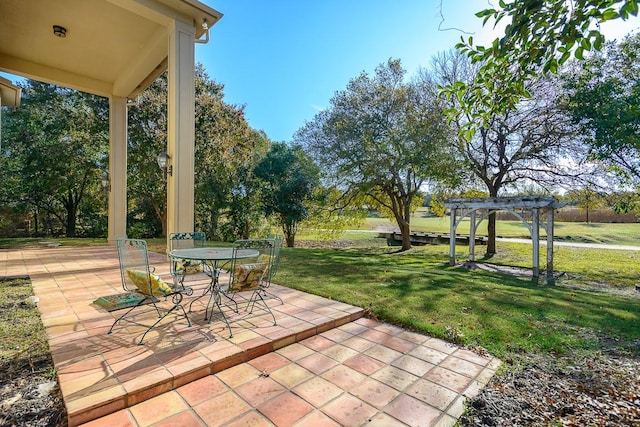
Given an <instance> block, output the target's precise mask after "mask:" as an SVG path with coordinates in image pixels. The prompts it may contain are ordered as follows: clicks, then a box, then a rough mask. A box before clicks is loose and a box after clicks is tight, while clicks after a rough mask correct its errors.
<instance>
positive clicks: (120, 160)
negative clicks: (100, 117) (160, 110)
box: [107, 96, 127, 244]
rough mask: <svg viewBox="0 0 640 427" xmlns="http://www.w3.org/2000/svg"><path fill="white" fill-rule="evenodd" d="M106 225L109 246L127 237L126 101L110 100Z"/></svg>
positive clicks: (114, 97) (113, 98) (115, 98)
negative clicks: (108, 181)
mask: <svg viewBox="0 0 640 427" xmlns="http://www.w3.org/2000/svg"><path fill="white" fill-rule="evenodd" d="M109 179H110V182H111V190H110V191H109V223H108V232H107V238H108V240H109V243H110V244H115V240H116V239H118V238H120V237H126V235H127V99H126V98H121V97H117V96H112V97H111V98H109Z"/></svg>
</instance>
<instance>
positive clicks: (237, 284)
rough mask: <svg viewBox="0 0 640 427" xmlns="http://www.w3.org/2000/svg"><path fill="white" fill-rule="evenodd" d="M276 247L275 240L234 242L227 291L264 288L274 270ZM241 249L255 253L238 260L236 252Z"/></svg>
mask: <svg viewBox="0 0 640 427" xmlns="http://www.w3.org/2000/svg"><path fill="white" fill-rule="evenodd" d="M276 246H277V241H276V240H275V239H244V240H236V241H235V242H234V254H233V259H232V260H231V265H230V277H229V287H228V291H248V290H252V289H256V288H257V287H259V286H264V284H265V282H268V281H269V277H270V276H271V274H272V273H271V271H272V269H273V268H274V261H276V256H275V253H274V251H275V250H276ZM243 249H253V250H255V251H256V252H257V253H256V255H255V256H253V257H250V258H238V257H237V253H238V251H241V250H243Z"/></svg>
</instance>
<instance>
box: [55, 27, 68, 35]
mask: <svg viewBox="0 0 640 427" xmlns="http://www.w3.org/2000/svg"><path fill="white" fill-rule="evenodd" d="M53 34H55V35H56V36H58V37H62V38H65V37H67V29H66V28H65V27H63V26H62V25H54V26H53Z"/></svg>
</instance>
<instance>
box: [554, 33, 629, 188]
mask: <svg viewBox="0 0 640 427" xmlns="http://www.w3.org/2000/svg"><path fill="white" fill-rule="evenodd" d="M639 72H640V35H638V34H635V35H630V36H627V37H626V38H625V39H624V40H623V41H622V42H621V43H619V44H618V43H609V44H608V45H607V49H606V50H605V51H604V52H603V53H602V54H599V55H594V56H592V57H590V58H589V59H587V60H585V61H583V62H582V63H581V64H580V65H579V66H576V67H573V68H571V69H569V70H568V71H567V72H565V73H563V82H564V87H565V89H566V90H567V92H568V93H567V95H566V96H565V103H564V107H565V109H566V110H567V111H568V112H569V114H570V115H571V118H572V120H573V122H574V123H576V124H578V125H579V126H580V128H581V134H582V135H583V138H584V139H585V141H586V142H587V143H588V144H589V145H590V147H591V154H592V156H593V157H594V158H596V159H598V160H602V161H604V162H606V163H607V164H609V165H610V166H611V167H612V168H613V170H615V171H616V172H617V173H618V174H619V175H621V176H622V177H623V178H624V179H626V180H628V181H631V182H635V183H640V129H639V128H638V124H637V121H638V116H639V115H640V78H639V77H638V75H639Z"/></svg>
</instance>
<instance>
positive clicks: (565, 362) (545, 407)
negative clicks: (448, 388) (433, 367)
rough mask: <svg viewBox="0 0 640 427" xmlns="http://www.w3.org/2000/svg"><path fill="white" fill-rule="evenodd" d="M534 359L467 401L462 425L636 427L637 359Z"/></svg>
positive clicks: (639, 399)
mask: <svg viewBox="0 0 640 427" xmlns="http://www.w3.org/2000/svg"><path fill="white" fill-rule="evenodd" d="M616 353H617V352H615V351H612V352H608V353H602V354H600V355H598V356H597V357H596V358H593V357H589V358H584V357H561V358H555V357H553V356H544V357H541V356H534V357H530V358H527V359H524V360H522V361H520V363H518V364H517V365H512V366H511V367H510V368H509V369H507V370H506V371H505V372H503V373H501V374H500V375H497V376H495V377H494V378H493V380H492V381H491V382H490V383H489V385H488V386H487V387H485V388H484V389H483V390H482V391H481V392H480V394H479V395H478V396H476V397H474V398H473V399H471V400H470V402H468V410H467V413H466V414H465V415H464V416H463V417H462V418H461V419H460V424H461V425H462V426H477V427H489V426H491V427H493V426H563V427H567V426H571V427H574V426H575V427H579V426H580V427H582V426H621V427H622V426H640V356H639V354H638V353H637V352H635V354H634V355H631V354H626V355H622V354H616Z"/></svg>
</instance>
